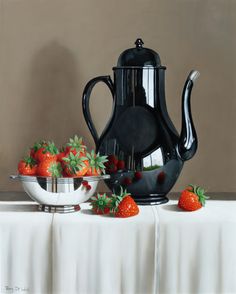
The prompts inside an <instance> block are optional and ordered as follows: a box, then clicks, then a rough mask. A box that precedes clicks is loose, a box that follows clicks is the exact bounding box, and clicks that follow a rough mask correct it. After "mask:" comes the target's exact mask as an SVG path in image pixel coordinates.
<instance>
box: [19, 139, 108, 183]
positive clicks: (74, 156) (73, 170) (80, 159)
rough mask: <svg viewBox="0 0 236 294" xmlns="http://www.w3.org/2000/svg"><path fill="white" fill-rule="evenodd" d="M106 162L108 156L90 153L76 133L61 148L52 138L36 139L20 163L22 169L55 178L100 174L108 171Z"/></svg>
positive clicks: (33, 174) (28, 174)
mask: <svg viewBox="0 0 236 294" xmlns="http://www.w3.org/2000/svg"><path fill="white" fill-rule="evenodd" d="M105 162H107V156H100V155H99V153H98V154H96V153H95V151H94V150H91V152H88V149H87V147H86V146H85V144H84V142H83V139H82V138H81V137H78V136H77V135H75V136H74V138H70V139H69V142H68V143H66V144H65V146H63V147H62V148H60V149H58V148H57V146H56V145H55V144H54V142H51V141H50V142H49V141H39V142H36V143H35V144H34V146H33V147H31V148H29V150H28V155H27V156H26V157H25V158H23V159H22V160H21V161H20V162H19V164H18V172H19V174H20V175H25V176H40V177H55V178H58V177H84V176H99V175H101V174H104V173H105V165H104V163H105Z"/></svg>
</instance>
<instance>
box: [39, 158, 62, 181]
mask: <svg viewBox="0 0 236 294" xmlns="http://www.w3.org/2000/svg"><path fill="white" fill-rule="evenodd" d="M61 172H62V167H61V164H60V162H57V161H56V160H51V159H48V160H44V161H41V162H40V163H39V165H38V168H37V175H38V176H41V177H56V178H57V177H61V175H62V174H61Z"/></svg>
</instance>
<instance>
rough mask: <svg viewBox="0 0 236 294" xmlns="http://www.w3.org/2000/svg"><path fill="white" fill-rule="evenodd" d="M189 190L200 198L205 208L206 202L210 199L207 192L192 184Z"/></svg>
mask: <svg viewBox="0 0 236 294" xmlns="http://www.w3.org/2000/svg"><path fill="white" fill-rule="evenodd" d="M187 190H188V191H190V192H193V193H194V194H196V195H197V196H198V201H199V202H200V203H201V204H202V206H205V204H206V200H207V199H209V198H210V197H209V196H207V195H205V193H206V191H205V190H204V189H203V188H202V187H200V186H196V185H192V184H190V185H189V188H188V189H187Z"/></svg>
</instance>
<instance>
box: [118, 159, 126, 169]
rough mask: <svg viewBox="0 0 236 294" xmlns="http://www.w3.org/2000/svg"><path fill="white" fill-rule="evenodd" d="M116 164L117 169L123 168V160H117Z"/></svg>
mask: <svg viewBox="0 0 236 294" xmlns="http://www.w3.org/2000/svg"><path fill="white" fill-rule="evenodd" d="M116 166H117V169H118V170H123V169H125V162H124V160H118V162H117V165H116Z"/></svg>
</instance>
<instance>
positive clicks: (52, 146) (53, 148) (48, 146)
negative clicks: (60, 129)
mask: <svg viewBox="0 0 236 294" xmlns="http://www.w3.org/2000/svg"><path fill="white" fill-rule="evenodd" d="M43 147H44V150H43V152H42V153H43V154H45V153H47V152H49V153H50V154H52V155H56V154H58V153H59V151H58V148H57V147H56V145H55V144H54V142H47V143H46V146H43Z"/></svg>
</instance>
